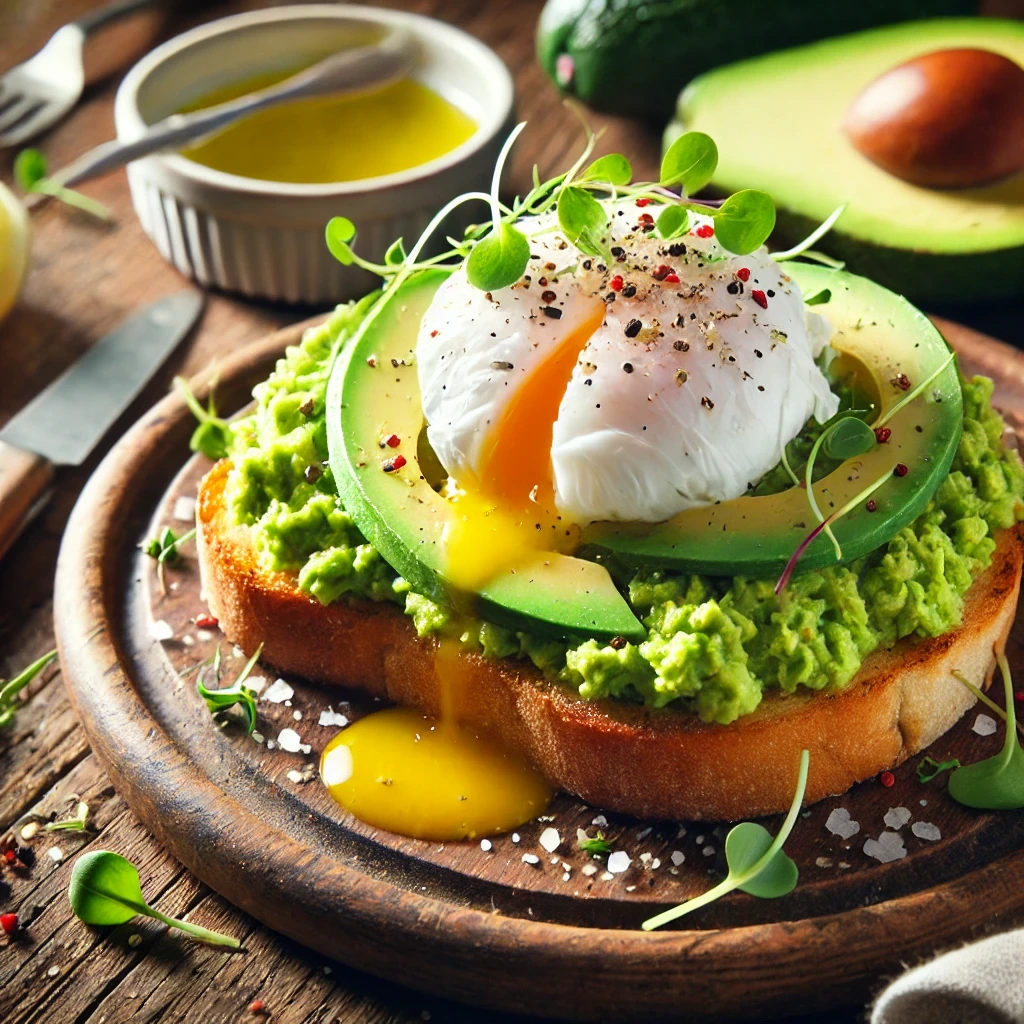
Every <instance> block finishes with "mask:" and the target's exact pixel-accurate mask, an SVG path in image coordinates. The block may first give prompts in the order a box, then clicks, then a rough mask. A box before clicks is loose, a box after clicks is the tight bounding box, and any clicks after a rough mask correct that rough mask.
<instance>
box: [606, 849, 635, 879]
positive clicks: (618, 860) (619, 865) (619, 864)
mask: <svg viewBox="0 0 1024 1024" xmlns="http://www.w3.org/2000/svg"><path fill="white" fill-rule="evenodd" d="M632 863H633V861H632V860H631V859H630V856H629V854H628V853H626V851H625V850H616V851H615V852H614V853H613V854H610V855H609V857H608V870H609V871H610V872H611V873H612V874H613V875H621V874H622V872H623V871H628V870H629V866H630V864H632Z"/></svg>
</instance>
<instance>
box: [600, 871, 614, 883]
mask: <svg viewBox="0 0 1024 1024" xmlns="http://www.w3.org/2000/svg"><path fill="white" fill-rule="evenodd" d="M614 877H615V876H614V875H613V874H612V873H611V872H610V871H602V872H601V881H602V882H610V881H611V880H612V879H613V878H614Z"/></svg>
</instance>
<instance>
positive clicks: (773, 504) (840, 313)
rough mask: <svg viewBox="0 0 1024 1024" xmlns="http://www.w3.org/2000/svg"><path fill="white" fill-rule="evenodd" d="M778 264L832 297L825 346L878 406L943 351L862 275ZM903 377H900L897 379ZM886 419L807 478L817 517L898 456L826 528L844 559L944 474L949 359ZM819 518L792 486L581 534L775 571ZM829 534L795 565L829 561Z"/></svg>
mask: <svg viewBox="0 0 1024 1024" xmlns="http://www.w3.org/2000/svg"><path fill="white" fill-rule="evenodd" d="M786 272H787V273H788V274H790V275H791V276H792V277H793V278H794V279H795V280H796V282H797V283H798V284H799V285H800V287H801V289H802V290H803V293H804V295H805V296H806V295H811V294H814V293H816V292H819V291H821V290H822V289H828V291H829V292H830V293H831V298H830V300H829V301H828V302H827V303H824V304H822V305H818V306H815V310H816V311H818V312H821V313H823V314H824V315H825V316H826V317H828V319H829V321H830V322H831V324H832V328H833V332H834V333H833V337H832V346H833V348H835V349H836V350H837V351H838V352H840V353H841V354H843V355H845V356H846V357H847V358H848V359H852V360H855V361H856V364H857V365H860V366H862V367H863V368H864V370H865V371H866V372H867V373H869V374H870V377H871V381H870V385H869V389H870V390H873V391H876V393H877V394H878V396H879V398H880V400H881V407H880V409H879V410H878V415H879V416H882V415H885V414H886V413H887V412H888V410H890V409H891V408H892V407H893V406H895V405H896V404H897V403H898V402H899V401H900V400H901V399H902V398H904V397H905V396H906V394H907V391H908V390H910V389H911V388H912V387H913V386H914V385H915V384H917V383H919V382H921V381H923V380H925V379H927V378H928V377H929V376H930V375H931V374H932V373H933V372H934V371H935V370H937V369H938V368H939V367H940V366H941V365H942V363H943V362H944V361H945V360H947V359H948V358H949V348H948V347H947V346H946V343H945V341H944V340H943V338H942V335H941V334H939V332H938V330H937V329H936V328H935V326H934V325H933V324H932V323H931V321H930V320H928V318H927V317H925V315H924V314H923V313H921V312H920V311H919V310H917V309H915V308H914V307H913V306H912V305H910V303H909V302H907V301H906V300H905V299H903V298H901V297H900V296H898V295H894V294H893V293H892V292H890V291H887V290H886V289H885V288H882V287H881V286H880V285H877V284H874V283H873V282H871V281H868V280H867V279H866V278H863V277H855V276H854V275H853V274H847V273H845V272H843V271H836V270H828V269H826V268H824V267H819V266H812V265H810V264H800V263H795V262H791V263H788V264H786ZM901 385H902V386H901ZM886 426H888V427H889V428H890V429H891V430H892V435H891V437H890V438H889V440H888V441H887V442H886V443H884V444H876V445H875V447H874V448H873V449H872V450H871V451H869V452H868V453H867V454H866V455H862V456H860V457H858V458H856V459H850V460H848V461H847V462H844V463H843V464H842V465H841V466H840V467H839V468H838V469H836V470H835V471H834V472H832V473H830V474H829V475H828V476H826V477H823V478H822V479H821V480H819V481H817V482H816V483H815V485H814V493H815V496H816V497H817V500H818V506H819V508H820V509H821V511H822V513H823V514H824V515H826V516H827V515H828V514H829V513H830V512H832V511H833V510H835V509H838V508H842V506H843V505H845V504H846V503H847V502H848V501H850V500H851V499H852V498H854V497H855V496H856V495H857V494H858V493H860V492H861V491H862V490H864V488H865V487H867V486H868V485H869V484H870V483H872V482H873V481H875V480H877V479H878V478H879V477H880V476H881V475H882V474H883V473H885V471H886V470H887V469H888V470H890V471H891V470H893V469H894V468H895V467H896V466H897V465H900V464H902V465H903V466H906V468H907V472H906V475H905V476H896V475H895V474H894V475H893V477H892V479H891V480H889V481H888V482H887V483H885V484H883V485H882V486H881V488H880V489H879V490H878V491H876V492H875V493H874V495H873V496H872V497H873V503H874V505H875V511H869V510H868V508H867V506H866V505H865V504H862V505H860V506H859V507H857V508H855V509H854V510H853V511H851V512H850V513H849V514H847V515H846V516H844V517H843V518H841V519H839V520H838V521H837V522H836V524H835V525H834V526H833V528H832V529H833V532H834V533H835V535H836V538H837V540H838V541H839V543H840V545H841V547H842V551H843V561H844V562H848V561H852V560H853V559H856V558H860V557H861V556H862V555H866V554H868V553H869V552H871V551H874V550H875V549H876V548H879V547H881V546H882V545H883V544H884V543H885V542H886V541H888V540H889V539H890V538H891V537H892V536H893V535H894V534H896V533H897V532H898V531H899V530H900V529H902V528H903V527H904V526H906V525H907V524H909V523H911V522H912V521H913V520H914V519H915V518H917V516H919V515H920V514H921V512H922V511H923V510H924V507H925V505H927V504H928V501H929V500H930V498H931V497H932V495H933V494H934V493H935V491H936V490H937V489H938V487H939V484H940V483H941V482H942V481H943V479H944V478H945V476H946V474H947V473H948V472H949V467H950V464H951V463H952V461H953V456H954V455H955V454H956V449H957V445H958V443H959V441H960V434H961V432H962V430H963V394H962V392H961V389H960V379H959V375H958V372H957V368H956V365H955V363H952V362H951V363H949V365H948V366H947V367H946V368H945V369H944V370H943V371H942V372H941V373H940V374H939V376H938V377H937V378H936V379H935V381H934V382H933V383H932V385H931V386H930V387H928V388H926V389H925V391H924V392H923V393H922V394H920V395H918V397H917V398H915V399H914V400H913V401H912V402H909V403H908V404H907V405H905V406H904V407H903V408H902V409H901V410H900V411H899V412H897V413H896V414H895V415H894V416H893V417H892V419H890V420H889V421H888V422H887V424H886ZM816 524H817V519H816V518H815V517H814V514H813V512H812V510H811V508H810V505H809V504H808V500H807V492H806V491H805V490H804V489H803V488H800V487H793V488H791V489H790V490H787V491H783V492H781V493H779V494H772V495H765V496H760V497H748V496H744V497H740V498H736V499H734V500H732V501H724V502H720V503H719V504H717V505H711V506H709V507H706V508H696V509H689V510H687V511H685V512H681V513H680V514H679V515H677V516H675V517H673V518H672V519H670V520H668V521H667V522H664V523H659V524H658V525H656V526H653V527H652V526H649V525H646V524H622V523H598V524H595V525H593V526H591V527H589V528H588V529H587V530H586V531H584V537H583V539H584V543H585V544H587V545H590V546H591V547H592V548H593V549H595V550H597V551H602V552H605V553H608V554H614V555H617V556H619V557H621V558H624V559H626V561H627V562H630V563H635V564H640V565H651V566H653V567H656V568H672V569H679V570H682V571H685V572H697V573H705V574H707V575H712V576H778V575H780V574H781V572H782V571H783V569H784V568H785V567H786V563H787V562H788V561H789V559H790V557H791V556H792V554H793V552H794V550H795V549H796V547H797V545H798V544H799V543H800V541H801V540H802V539H803V537H804V536H806V534H807V533H809V532H810V530H811V529H812V528H813V527H814V526H815V525H816ZM835 563H836V556H835V552H834V550H833V547H832V544H831V543H830V542H829V540H828V538H827V537H825V536H824V535H821V536H819V537H817V538H816V539H815V540H814V542H813V543H812V544H811V545H810V546H809V547H808V549H807V551H806V552H805V553H804V555H803V556H802V558H801V561H800V565H799V571H806V570H808V569H815V568H822V567H824V566H827V565H834V564H835Z"/></svg>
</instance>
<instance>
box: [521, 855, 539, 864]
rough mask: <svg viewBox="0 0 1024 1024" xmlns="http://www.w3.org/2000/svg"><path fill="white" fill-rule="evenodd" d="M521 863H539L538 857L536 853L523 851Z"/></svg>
mask: <svg viewBox="0 0 1024 1024" xmlns="http://www.w3.org/2000/svg"><path fill="white" fill-rule="evenodd" d="M523 863H524V864H539V863H540V857H538V856H537V854H535V853H524V854H523Z"/></svg>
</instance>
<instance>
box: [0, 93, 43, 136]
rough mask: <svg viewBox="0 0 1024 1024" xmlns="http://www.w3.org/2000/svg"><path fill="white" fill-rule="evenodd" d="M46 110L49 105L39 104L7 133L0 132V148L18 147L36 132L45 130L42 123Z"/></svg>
mask: <svg viewBox="0 0 1024 1024" xmlns="http://www.w3.org/2000/svg"><path fill="white" fill-rule="evenodd" d="M48 109H49V104H46V103H40V104H39V106H38V107H36V108H34V109H33V111H32V113H31V114H30V115H29V116H28V117H26V118H24V119H23V120H21V121H20V122H19V123H18V124H17V125H16V126H15V127H13V128H10V129H8V130H7V131H0V146H18V145H20V144H21V143H22V142H25V141H26V140H27V139H30V138H31V137H32V136H33V135H35V134H36V133H37V132H40V131H43V130H45V129H46V127H47V125H46V124H43V123H42V122H43V121H45V119H46V117H47V112H48Z"/></svg>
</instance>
